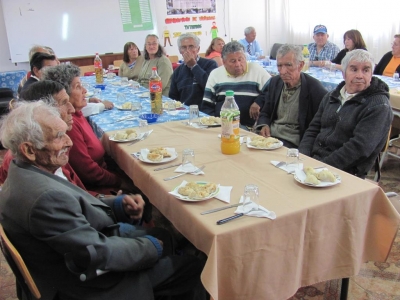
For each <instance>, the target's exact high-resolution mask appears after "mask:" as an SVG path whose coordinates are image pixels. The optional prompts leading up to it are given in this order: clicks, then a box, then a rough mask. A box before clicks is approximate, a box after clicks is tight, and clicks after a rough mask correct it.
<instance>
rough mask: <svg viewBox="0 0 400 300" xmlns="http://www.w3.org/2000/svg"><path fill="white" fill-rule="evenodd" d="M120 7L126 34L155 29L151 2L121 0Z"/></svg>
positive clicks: (146, 0)
mask: <svg viewBox="0 0 400 300" xmlns="http://www.w3.org/2000/svg"><path fill="white" fill-rule="evenodd" d="M119 7H120V11H121V21H122V27H123V30H124V32H128V31H139V30H152V29H153V28H154V26H153V18H152V15H151V8H150V3H149V0H119Z"/></svg>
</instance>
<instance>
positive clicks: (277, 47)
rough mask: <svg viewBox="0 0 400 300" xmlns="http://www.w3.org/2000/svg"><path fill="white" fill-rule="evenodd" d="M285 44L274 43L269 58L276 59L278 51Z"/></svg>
mask: <svg viewBox="0 0 400 300" xmlns="http://www.w3.org/2000/svg"><path fill="white" fill-rule="evenodd" d="M282 45H283V44H279V43H275V44H273V45H272V48H271V51H270V52H269V58H270V59H276V53H277V52H278V49H279V48H280V47H281V46H282Z"/></svg>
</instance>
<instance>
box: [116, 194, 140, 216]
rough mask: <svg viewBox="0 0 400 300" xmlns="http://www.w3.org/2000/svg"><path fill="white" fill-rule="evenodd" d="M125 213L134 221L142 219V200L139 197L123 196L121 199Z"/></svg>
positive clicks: (137, 195)
mask: <svg viewBox="0 0 400 300" xmlns="http://www.w3.org/2000/svg"><path fill="white" fill-rule="evenodd" d="M122 204H123V206H124V210H125V213H126V214H127V215H129V217H130V218H131V219H133V220H135V221H139V220H140V219H141V218H142V214H143V209H144V205H145V203H144V200H143V198H142V196H141V195H139V194H136V195H125V196H124V198H123V199H122Z"/></svg>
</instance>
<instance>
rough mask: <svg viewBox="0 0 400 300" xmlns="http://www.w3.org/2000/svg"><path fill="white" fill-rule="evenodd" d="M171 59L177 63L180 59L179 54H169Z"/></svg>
mask: <svg viewBox="0 0 400 300" xmlns="http://www.w3.org/2000/svg"><path fill="white" fill-rule="evenodd" d="M168 58H169V60H170V61H171V63H173V64H174V63H177V62H178V61H179V57H178V55H170V56H168Z"/></svg>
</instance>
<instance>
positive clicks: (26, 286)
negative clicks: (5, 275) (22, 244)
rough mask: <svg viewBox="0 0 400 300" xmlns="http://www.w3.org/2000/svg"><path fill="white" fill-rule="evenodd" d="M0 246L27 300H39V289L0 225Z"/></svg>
mask: <svg viewBox="0 0 400 300" xmlns="http://www.w3.org/2000/svg"><path fill="white" fill-rule="evenodd" d="M0 246H1V251H2V252H3V254H4V257H5V258H6V260H7V262H8V264H9V265H10V267H11V269H12V271H13V272H14V275H15V277H16V279H17V281H18V283H19V284H20V287H21V288H22V289H23V291H24V292H25V294H26V296H27V297H28V299H32V296H33V297H35V299H40V298H41V295H40V292H39V289H38V288H37V286H36V284H35V282H34V281H33V278H32V276H31V274H30V273H29V270H28V268H27V267H26V265H25V262H24V260H23V259H22V257H21V255H20V254H19V252H18V250H17V249H15V247H14V246H13V244H12V243H11V242H10V240H9V239H8V237H7V235H6V233H5V232H4V229H3V227H2V226H1V225H0Z"/></svg>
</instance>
